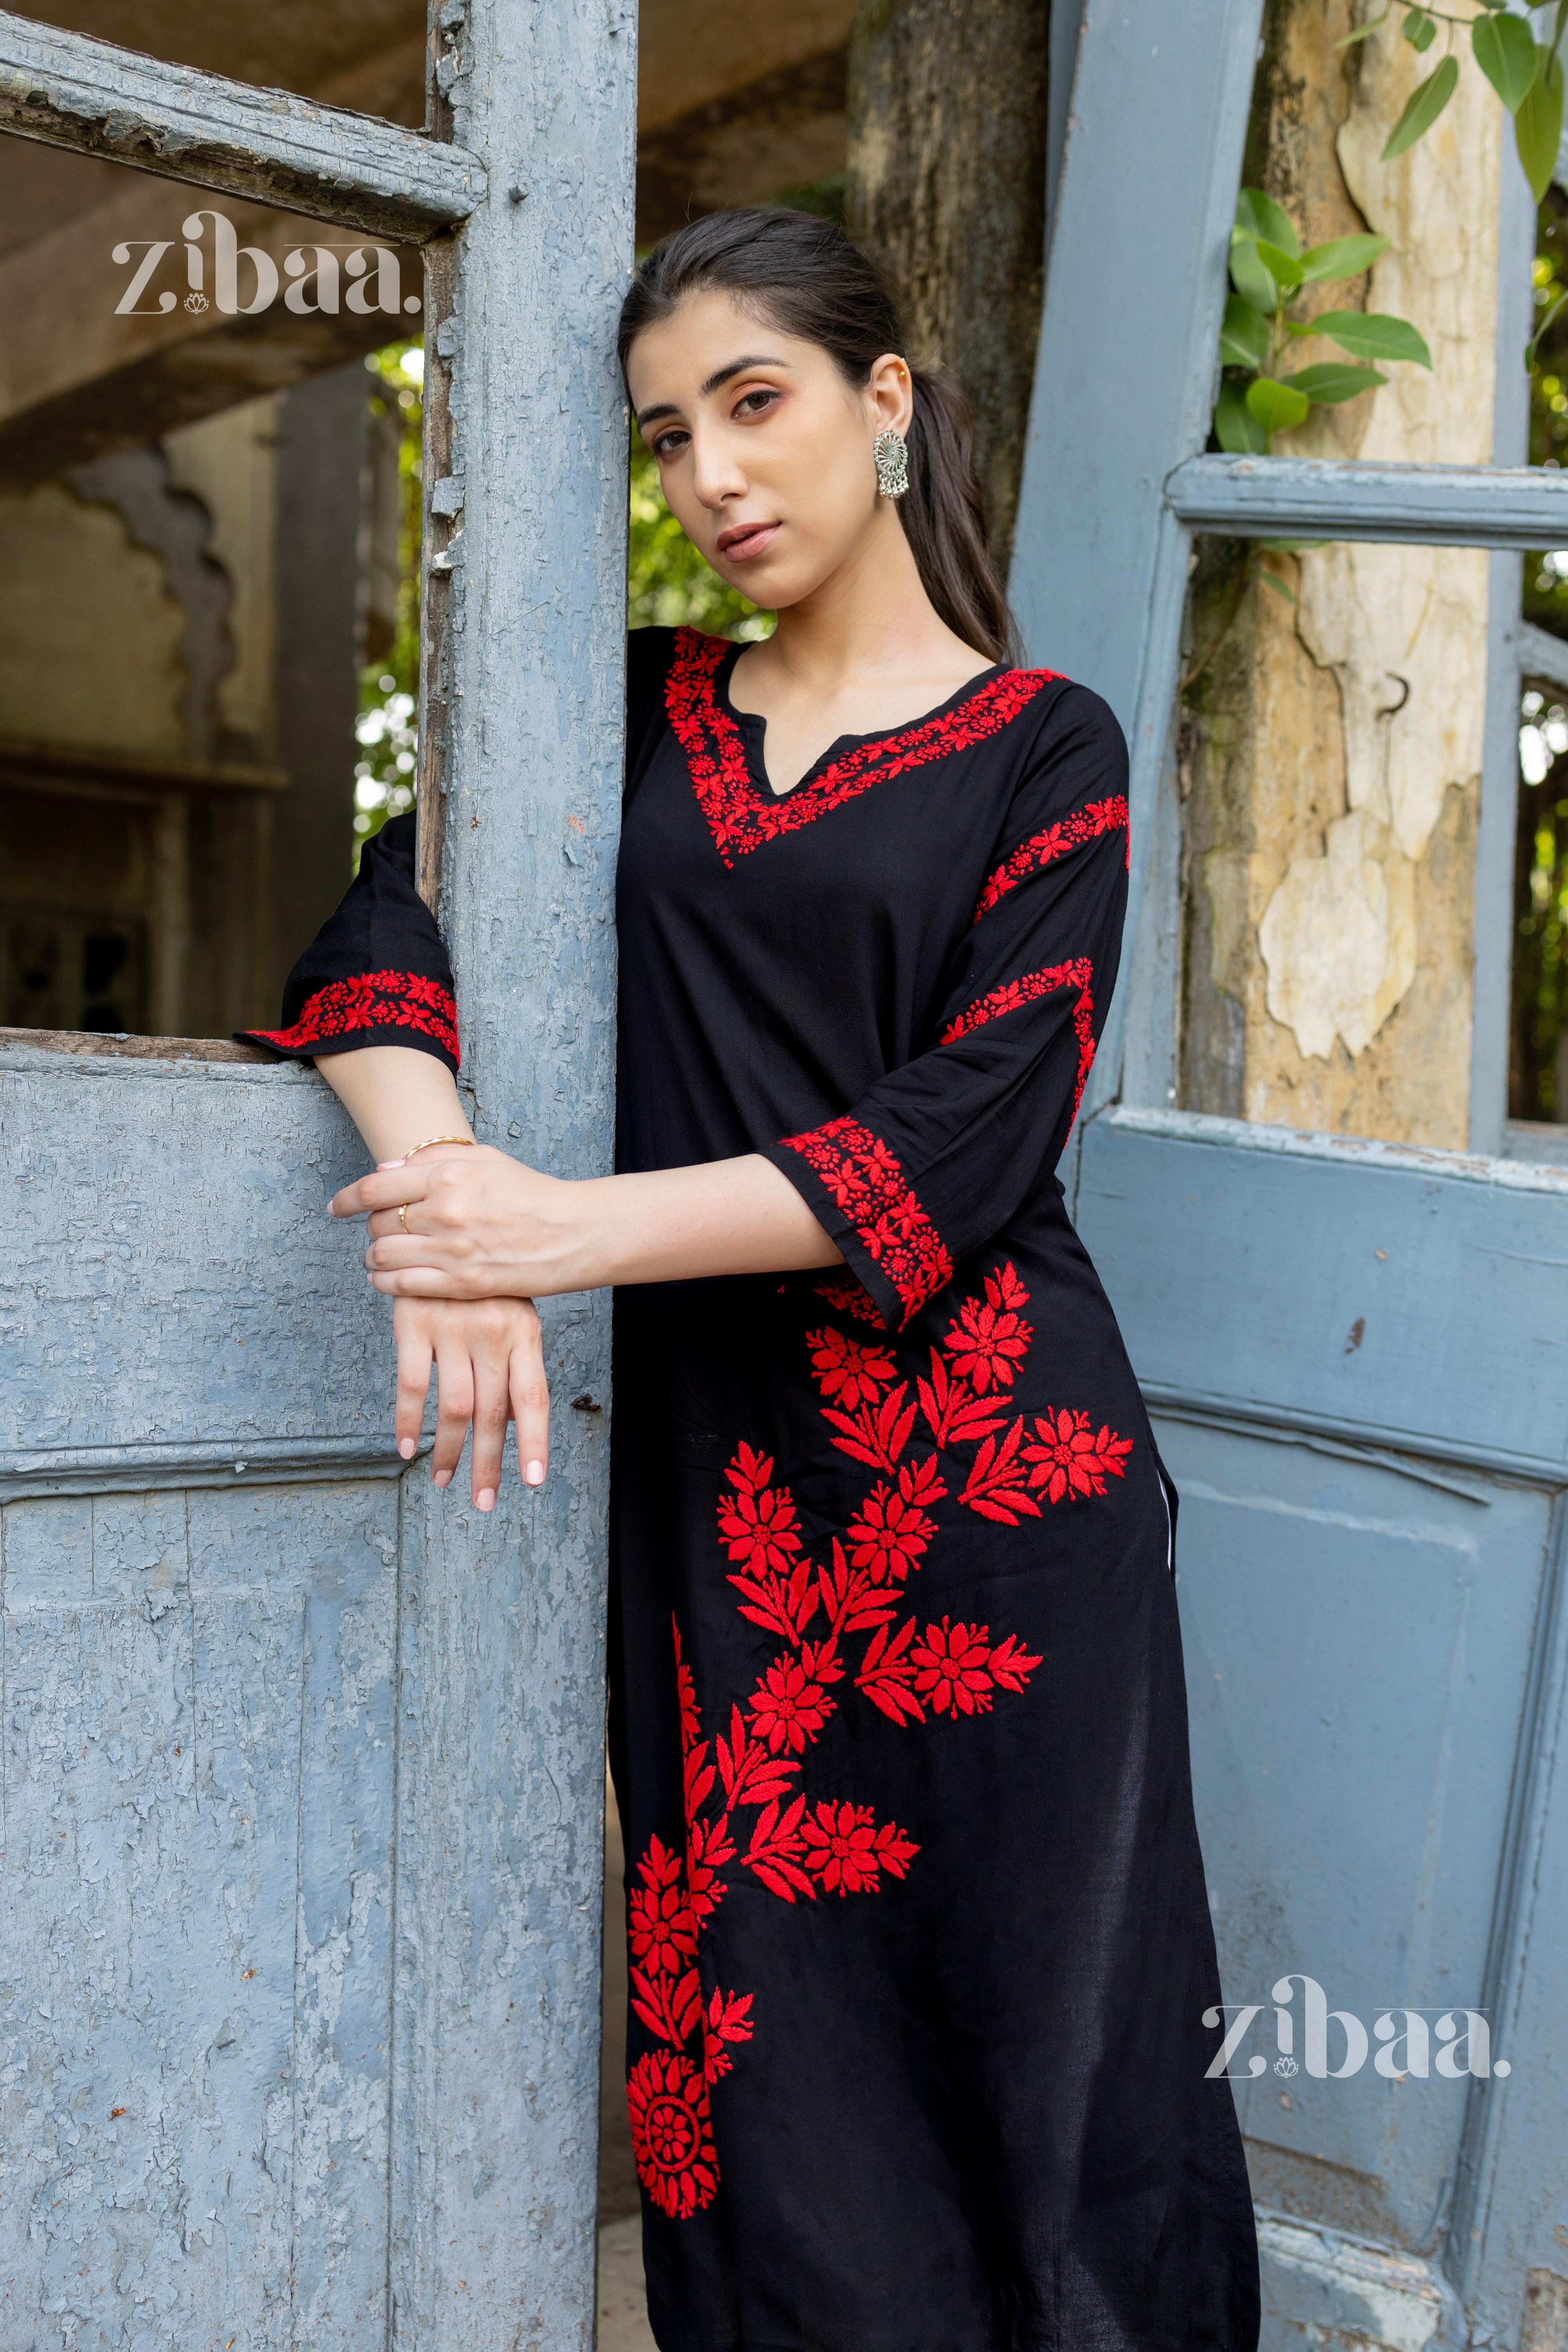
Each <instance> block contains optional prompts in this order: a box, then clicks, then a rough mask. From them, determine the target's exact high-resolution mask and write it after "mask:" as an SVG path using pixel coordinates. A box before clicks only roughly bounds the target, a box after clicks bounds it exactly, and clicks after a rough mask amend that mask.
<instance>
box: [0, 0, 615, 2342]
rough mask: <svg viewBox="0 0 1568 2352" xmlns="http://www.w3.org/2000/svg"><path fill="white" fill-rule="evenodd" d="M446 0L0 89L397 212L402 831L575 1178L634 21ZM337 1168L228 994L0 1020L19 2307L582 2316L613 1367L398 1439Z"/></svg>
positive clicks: (245, 2325)
mask: <svg viewBox="0 0 1568 2352" xmlns="http://www.w3.org/2000/svg"><path fill="white" fill-rule="evenodd" d="M432 15H433V23H432V56H433V66H434V79H433V90H432V131H431V135H422V134H417V133H415V132H411V131H400V130H395V129H394V128H393V127H392V126H390V125H388V124H384V123H377V122H374V121H370V120H368V119H367V118H363V117H359V116H355V115H352V114H342V113H334V112H333V111H332V110H329V109H323V108H321V107H317V106H314V105H310V104H307V103H306V102H304V101H302V100H295V99H292V98H289V97H287V96H285V95H283V94H280V93H279V92H276V91H272V92H266V93H263V92H259V91H257V90H255V89H249V88H247V87H245V86H243V85H240V84H236V83H227V82H222V81H218V80H216V79H213V78H212V77H208V76H204V75H199V74H195V73H190V72H185V71H182V70H178V69H175V68H169V67H166V66H163V65H161V64H158V63H157V62H155V61H153V60H151V59H147V58H138V57H134V56H132V55H130V54H128V53H126V52H123V51H120V50H115V49H110V48H107V47H103V46H102V45H100V44H99V43H96V42H93V41H89V40H87V39H84V38H81V37H77V36H73V35H68V34H64V33H59V32H57V31H55V30H53V29H52V28H50V27H47V26H40V25H37V24H35V23H31V22H28V21H26V20H25V19H22V18H19V17H16V16H5V17H0V127H4V128H6V129H9V130H10V131H16V132H19V133H20V134H22V135H24V136H29V137H34V138H39V139H44V140H46V141H48V142H52V143H55V144H57V145H63V146H72V147H77V148H79V149H86V150H89V151H90V152H96V153H100V154H107V155H110V156H116V157H119V158H121V160H124V161H128V162H131V163H136V164H137V165H139V166H140V167H141V168H142V169H146V170H153V171H157V172H162V173H167V174H169V175H171V176H174V177H176V178H185V179H190V180H193V181H195V182H196V183H197V184H200V185H202V186H205V187H209V188H215V189H217V190H219V191H221V192H227V193H230V194H242V195H248V196H254V197H259V198H262V199H264V200H268V201H271V202H274V203H283V204H286V205H289V206H292V207H295V208H298V209H300V210H303V211H308V212H310V213H311V214H312V215H314V216H315V217H317V218H319V219H323V220H327V221H331V222H335V223H337V224H339V225H341V226H343V227H346V228H349V229H351V230H359V231H362V232H365V233H367V234H374V233H384V234H391V235H395V236H401V237H405V238H409V239H412V240H416V241H420V242H423V243H424V244H425V245H426V253H427V257H428V261H429V267H428V268H427V270H426V304H427V310H426V320H427V354H428V367H427V378H426V381H427V383H428V384H429V386H430V391H431V399H430V404H429V415H430V419H431V423H430V426H429V437H428V440H427V444H426V509H427V511H426V547H427V550H428V551H429V572H430V579H429V582H428V585H427V593H426V646H427V660H426V681H425V686H426V727H425V730H424V760H425V765H424V770H423V773H422V778H421V787H422V790H421V823H422V838H423V843H424V847H425V852H426V871H427V873H428V874H429V876H430V877H431V883H432V888H433V890H434V889H437V888H438V891H439V903H440V908H441V912H442V919H443V921H444V924H445V926H446V929H447V936H448V938H449V940H450V942H451V944H452V948H453V951H454V961H455V964H456V968H457V971H458V1001H459V1012H460V1016H461V1021H462V1027H463V1050H464V1068H465V1083H466V1085H467V1087H468V1097H469V1102H470V1106H471V1113H472V1117H473V1119H474V1124H475V1127H476V1129H477V1130H478V1132H479V1134H480V1135H482V1136H483V1135H488V1136H489V1137H492V1138H494V1139H497V1140H498V1141H500V1142H502V1143H510V1145H512V1146H513V1147H514V1148H515V1147H516V1146H517V1145H518V1143H519V1141H520V1139H526V1140H525V1142H524V1144H523V1148H524V1149H526V1150H528V1151H529V1152H530V1154H531V1156H532V1157H533V1158H535V1159H537V1160H541V1161H542V1163H543V1164H545V1165H548V1166H553V1167H555V1168H557V1169H559V1170H560V1171H562V1172H563V1173H579V1174H589V1173H593V1172H596V1171H600V1170H602V1169H603V1168H604V1167H605V1165H606V1164H607V1155H608V1144H609V1117H608V1100H609V1074H610V1066H611V1054H610V1025H609V1024H610V1007H611V1003H612V1001H613V998H612V973H611V964H612V954H611V947H610V937H611V934H610V928H609V895H608V893H609V875H610V867H611V864H612V859H611V856H610V845H611V844H612V842H613V838H614V825H615V822H616V811H617V808H618V799H619V770H620V721H621V660H622V630H623V626H624V618H623V596H624V582H625V544H624V530H625V476H624V461H625V446H626V444H625V430H626V427H625V416H624V410H623V407H622V404H621V395H620V389H619V385H618V383H617V382H616V373H615V367H614V359H613V330H614V319H615V311H616V303H617V300H618V299H619V294H620V291H621V289H622V286H623V285H624V282H625V277H626V268H627V265H628V262H629V259H630V252H631V192H632V146H631V140H632V112H633V110H632V89H633V78H634V28H633V24H632V21H631V20H630V18H629V17H628V16H627V15H626V13H625V12H623V11H622V10H621V9H619V8H618V7H616V6H611V7H610V8H609V9H606V8H605V6H604V5H602V0H581V5H576V0H574V5H555V6H552V7H550V8H547V9H541V8H537V7H535V6H534V5H532V0H446V5H441V6H440V7H439V9H438V11H437V10H433V12H432ZM346 854H347V845H346V844H345V858H346ZM0 1168H3V1171H4V1173H3V1177H0V1199H3V1200H4V1202H5V1214H4V1219H3V1221H0V1330H3V1332H4V1338H5V1349H4V1364H5V1370H4V1400H3V1410H4V1423H3V1428H0V1543H3V1552H0V1573H3V1577H4V1592H3V1600H4V1611H3V1615H0V1643H3V1649H0V1807H3V1811H4V1832H5V1836H4V1846H5V1853H4V1870H5V1895H4V1902H3V1905H0V2095H3V2113H4V2126H3V2130H4V2141H5V2158H4V2179H5V2186H4V2191H3V2193H0V2345H4V2346H5V2347H6V2352H24V2347H25V2348H26V2352H45V2347H51V2352H52V2347H59V2352H67V2347H69V2352H89V2347H90V2348H91V2352H100V2347H102V2352H109V2347H114V2348H115V2352H222V2347H229V2346H232V2347H245V2352H255V2348H256V2347H277V2352H283V2347H297V2352H306V2347H309V2352H348V2347H355V2352H360V2347H363V2352H370V2347H384V2346H386V2345H388V2344H390V2343H393V2342H395V2343H396V2344H397V2345H398V2346H400V2347H410V2348H411V2352H437V2347H458V2346H462V2347H476V2352H477V2347H485V2352H495V2348H496V2347H502V2346H513V2345H537V2346H549V2347H552V2352H554V2347H586V2346H588V2345H589V2344H590V2343H591V2342H592V2337H593V2280H594V2258H595V2257H594V2221H595V2211H594V2205H595V2120H596V2110H597V2083H596V2066H595V2059H596V2050H597V2016H598V2002H597V1986H598V1921H599V1885H600V1869H601V1859H602V1824H603V1695H602V1694H603V1685H602V1643H603V1633H602V1622H601V1621H602V1613H603V1573H602V1572H603V1524H604V1513H603V1502H604V1490H605V1463H604V1450H605V1423H606V1420H607V1414H606V1413H605V1412H603V1411H600V1410H597V1409H596V1410H595V1411H594V1412H579V1413H575V1414H574V1413H573V1412H571V1411H570V1410H569V1409H566V1410H563V1412H561V1414H560V1415H559V1417H558V1422H557V1449H558V1451H557V1463H558V1470H557V1475H555V1476H554V1477H553V1478H552V1482H551V1484H550V1486H548V1487H547V1488H546V1489H545V1490H543V1492H542V1494H541V1495H539V1496H529V1495H527V1494H526V1493H525V1492H524V1490H523V1489H522V1488H521V1484H513V1485H512V1486H510V1487H509V1488H508V1490H507V1495H506V1496H505V1497H503V1501H502V1504H501V1505H500V1507H498V1508H497V1510H496V1511H495V1513H494V1514H493V1516H492V1517H489V1518H488V1519H485V1520H482V1521H481V1520H479V1519H478V1518H477V1517H475V1516H474V1515H473V1514H472V1513H471V1512H470V1511H469V1510H468V1507H467V1506H466V1504H465V1502H464V1499H463V1497H462V1495H461V1493H460V1492H459V1490H458V1488H454V1489H453V1490H452V1492H451V1493H450V1494H449V1495H448V1496H445V1497H437V1496H434V1494H433V1491H432V1489H431V1488H430V1486H429V1485H428V1482H427V1479H426V1476H425V1475H424V1473H423V1471H422V1470H421V1469H420V1467H419V1466H418V1465H415V1467H414V1468H412V1469H411V1470H409V1471H407V1472H406V1473H405V1471H404V1469H403V1465H401V1463H400V1462H399V1461H398V1459H397V1457H396V1454H395V1451H394V1449H393V1446H392V1443H391V1436H390V1425H389V1412H390V1357H389V1339H388V1329H387V1323H386V1318H385V1316H384V1312H383V1311H382V1310H381V1308H380V1307H379V1306H378V1304H377V1303H376V1302H374V1301H372V1300H371V1299H370V1298H369V1297H367V1295H366V1293H365V1291H364V1287H363V1278H362V1276H360V1274H359V1272H358V1268H357V1251H358V1247H359V1244H358V1242H357V1240H356V1237H355V1235H354V1234H353V1232H349V1231H344V1232H334V1231H333V1230H331V1228H330V1227H329V1225H328V1223H327V1220H326V1218H325V1216H324V1215H323V1209H324V1204H325V1202H326V1201H327V1199H328V1197H329V1196H330V1194H331V1192H332V1190H333V1189H334V1188H335V1187H336V1186H337V1185H339V1184H340V1183H342V1182H343V1181H346V1180H347V1179H348V1178H349V1177H350V1176H351V1175H352V1174H353V1173H355V1172H358V1171H361V1170H362V1169H363V1150H362V1149H361V1147H360V1145H359V1144H358V1141H357V1139H355V1138H354V1136H353V1133H352V1130H351V1129H349V1128H348V1126H347V1123H346V1121H345V1120H344V1118H342V1115H341V1113H340V1111H339V1109H338V1108H337V1106H336V1104H335V1102H334V1101H333V1100H332V1098H331V1096H330V1095H329V1094H328V1092H327V1089H326V1087H325V1086H324V1084H323V1083H322V1082H321V1080H320V1079H319V1078H318V1077H317V1076H315V1075H314V1074H313V1073H310V1072H307V1071H302V1070H300V1069H297V1068H292V1067H283V1066H261V1065H260V1064H259V1062H258V1058H257V1057H254V1056H250V1055H246V1054H244V1053H242V1052H240V1051H239V1050H238V1049H237V1048H234V1047H232V1046H224V1045H203V1044H201V1043H199V1042H198V1043H195V1044H191V1043H189V1042H187V1041H174V1040H128V1041H124V1042H123V1043H121V1044H117V1043H115V1042H114V1041H111V1040H105V1039H102V1038H88V1037H83V1038H79V1039H67V1040H65V1041H64V1049H63V1050H62V1049H61V1047H60V1045H59V1044H58V1043H57V1044H56V1045H55V1046H54V1047H52V1048H50V1049H48V1050H44V1049H41V1048H40V1047H38V1046H37V1045H28V1044H27V1043H26V1041H25V1040H22V1039H19V1038H18V1037H17V1035H16V1033H11V1036H10V1038H9V1040H8V1041H7V1042H6V1043H5V1047H4V1050H0ZM605 1321H606V1318H605V1317H604V1316H603V1315H602V1314H601V1312H600V1311H599V1308H598V1307H597V1306H596V1305H595V1304H594V1303H591V1302H590V1303H584V1302H581V1301H579V1302H574V1303H573V1304H572V1305H570V1306H568V1307H564V1308H563V1311H562V1312H560V1313H559V1314H557V1315H556V1316H555V1317H554V1318H552V1321H551V1323H550V1325H549V1337H550V1347H549V1351H548V1352H549V1356H550V1363H551V1372H552V1383H553V1385H554V1387H555V1389H556V1391H557V1393H558V1396H559V1397H560V1398H561V1399H562V1400H563V1401H564V1400H568V1399H571V1398H573V1397H578V1398H582V1399H584V1400H591V1401H592V1402H593V1403H594V1405H595V1408H597V1407H598V1406H599V1405H600V1404H601V1403H602V1402H607V1399H606V1390H605V1381H606V1378H607V1344H606V1339H607V1335H606V1328H605Z"/></svg>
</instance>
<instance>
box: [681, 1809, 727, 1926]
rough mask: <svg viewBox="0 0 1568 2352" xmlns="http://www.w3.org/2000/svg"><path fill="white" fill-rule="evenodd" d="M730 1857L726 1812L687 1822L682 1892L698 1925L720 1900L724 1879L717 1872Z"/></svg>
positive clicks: (717, 1906)
mask: <svg viewBox="0 0 1568 2352" xmlns="http://www.w3.org/2000/svg"><path fill="white" fill-rule="evenodd" d="M734 1859H735V1848H734V1845H733V1843H732V1842H731V1837H730V1816H729V1814H728V1813H721V1815H720V1817H719V1819H718V1820H717V1821H716V1822H692V1823H691V1826H690V1830H689V1834H688V1837H687V1842H686V1894H687V1900H688V1902H689V1904H690V1906H691V1916H692V1918H693V1920H694V1921H695V1922H696V1924H697V1925H698V1927H701V1925H702V1922H703V1921H704V1920H705V1919H710V1918H711V1917H712V1916H713V1914H714V1912H715V1911H716V1910H717V1909H718V1908H719V1906H720V1904H721V1901H722V1900H723V1895H724V1882H723V1880H722V1879H721V1877H720V1875H719V1873H720V1871H721V1869H722V1868H723V1865H724V1864H725V1863H727V1862H733V1861H734Z"/></svg>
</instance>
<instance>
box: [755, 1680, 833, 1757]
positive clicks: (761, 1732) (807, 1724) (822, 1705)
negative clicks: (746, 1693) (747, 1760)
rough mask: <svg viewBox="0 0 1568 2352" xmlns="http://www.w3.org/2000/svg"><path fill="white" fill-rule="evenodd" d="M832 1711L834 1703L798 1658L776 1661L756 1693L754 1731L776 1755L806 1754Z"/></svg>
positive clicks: (771, 1752) (770, 1751)
mask: <svg viewBox="0 0 1568 2352" xmlns="http://www.w3.org/2000/svg"><path fill="white" fill-rule="evenodd" d="M832 1712H833V1701H832V1700H831V1699H830V1698H829V1697H828V1696H827V1693H826V1691H825V1690H824V1689H823V1688H822V1685H820V1683H814V1682H812V1681H811V1680H810V1679H809V1677H808V1676H807V1675H806V1673H805V1669H804V1668H803V1667H802V1665H801V1664H800V1662H799V1660H798V1659H796V1658H780V1659H778V1660H776V1661H775V1663H774V1664H773V1665H771V1666H770V1667H769V1668H768V1671H767V1673H766V1674H765V1675H763V1679H762V1681H761V1682H760V1683H759V1684H758V1685H757V1687H756V1689H755V1690H754V1691H753V1692H752V1730H753V1731H754V1732H755V1733H756V1734H757V1737H758V1738H760V1739H765V1740H766V1742H767V1745H768V1750H769V1753H770V1754H771V1755H773V1756H776V1755H778V1754H779V1752H780V1750H781V1749H782V1748H789V1749H791V1750H792V1752H793V1753H794V1754H795V1755H796V1756H801V1755H804V1754H805V1743H806V1741H807V1740H808V1739H815V1738H816V1735H817V1733H818V1732H819V1731H820V1730H821V1729H822V1727H823V1725H824V1724H825V1723H826V1720H827V1718H828V1717H829V1716H830V1715H831V1714H832Z"/></svg>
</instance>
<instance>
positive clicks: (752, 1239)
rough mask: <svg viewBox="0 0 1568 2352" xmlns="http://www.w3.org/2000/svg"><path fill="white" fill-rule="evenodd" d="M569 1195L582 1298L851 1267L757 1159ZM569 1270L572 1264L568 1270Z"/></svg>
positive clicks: (600, 1183)
mask: <svg viewBox="0 0 1568 2352" xmlns="http://www.w3.org/2000/svg"><path fill="white" fill-rule="evenodd" d="M571 1189H572V1191H573V1192H574V1193H575V1194H576V1195H577V1199H576V1201H575V1202H574V1203H573V1204H572V1206H573V1208H574V1211H575V1212H576V1213H575V1215H574V1217H573V1218H572V1220H571V1223H572V1225H573V1226H574V1228H575V1231H576V1235H577V1240H576V1254H577V1255H578V1258H579V1265H580V1270H581V1273H582V1274H584V1275H585V1276H588V1277H589V1278H588V1279H586V1280H584V1281H582V1282H581V1283H578V1282H573V1283H570V1284H568V1285H566V1286H567V1287H571V1288H577V1287H582V1288H584V1289H587V1288H593V1287H596V1286H597V1285H598V1284H600V1283H605V1282H683V1281H687V1280H689V1279H691V1278H692V1277H694V1276H700V1275H719V1274H787V1273H791V1272H793V1271H795V1269H797V1268H799V1267H804V1266H813V1265H842V1264H843V1262H844V1261H843V1255H842V1253H841V1252H840V1250H839V1249H838V1248H837V1244H835V1243H833V1242H831V1241H829V1239H828V1237H827V1235H826V1234H825V1233H824V1231H823V1229H822V1227H821V1226H820V1225H819V1224H818V1223H817V1222H816V1218H815V1217H814V1216H813V1215H812V1213H811V1211H810V1210H809V1209H808V1208H807V1207H806V1204H805V1202H804V1201H803V1200H802V1199H801V1196H800V1194H799V1193H798V1192H796V1191H795V1186H794V1185H793V1184H792V1183H791V1182H790V1181H789V1179H788V1178H787V1177H786V1176H783V1175H781V1174H780V1173H779V1171H778V1170H777V1169H776V1168H775V1167H774V1166H773V1162H772V1160H763V1158H762V1157H761V1156H760V1155H759V1154H758V1153H756V1152H748V1153H747V1154H746V1156H745V1157H744V1158H743V1159H740V1160H712V1161H710V1162H709V1163H708V1164H707V1165H705V1166H702V1167H697V1168H665V1169H658V1170H655V1171H652V1172H651V1173H649V1174H648V1175H646V1176H603V1177H599V1178H597V1179H595V1180H591V1181H588V1182H586V1183H583V1184H578V1185H574V1186H573V1187H572V1188H571ZM570 1270H571V1269H570V1263H569V1261H568V1264H567V1265H565V1266H563V1271H570Z"/></svg>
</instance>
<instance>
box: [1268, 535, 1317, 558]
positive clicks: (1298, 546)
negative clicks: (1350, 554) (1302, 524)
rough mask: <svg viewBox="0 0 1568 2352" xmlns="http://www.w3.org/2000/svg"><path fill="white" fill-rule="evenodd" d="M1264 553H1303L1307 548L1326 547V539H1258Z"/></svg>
mask: <svg viewBox="0 0 1568 2352" xmlns="http://www.w3.org/2000/svg"><path fill="white" fill-rule="evenodd" d="M1329 544H1330V542H1329V541H1327V540H1326V539H1260V540H1259V541H1258V546H1259V547H1260V548H1262V550H1263V551H1264V553H1265V554H1266V555H1305V554H1306V552H1307V551H1308V549H1309V548H1313V547H1327V546H1328V545H1329Z"/></svg>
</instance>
